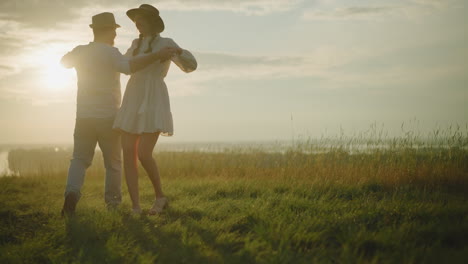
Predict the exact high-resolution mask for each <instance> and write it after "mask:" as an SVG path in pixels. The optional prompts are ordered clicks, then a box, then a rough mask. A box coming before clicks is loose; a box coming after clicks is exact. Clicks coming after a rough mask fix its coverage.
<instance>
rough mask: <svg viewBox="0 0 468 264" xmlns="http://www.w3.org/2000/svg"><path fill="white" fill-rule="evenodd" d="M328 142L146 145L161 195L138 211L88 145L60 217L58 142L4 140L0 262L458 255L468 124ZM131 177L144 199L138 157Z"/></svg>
mask: <svg viewBox="0 0 468 264" xmlns="http://www.w3.org/2000/svg"><path fill="white" fill-rule="evenodd" d="M336 142H337V141H333V140H328V141H327V140H322V141H318V143H317V142H302V143H299V144H297V146H295V147H292V148H289V149H287V150H285V151H283V152H267V151H262V150H259V149H257V150H256V149H226V150H224V151H220V152H216V153H210V152H200V151H182V152H179V151H177V152H175V151H166V150H165V151H159V152H156V153H155V155H154V156H155V158H156V160H157V162H158V164H159V167H160V170H161V175H162V181H163V188H164V190H165V192H166V195H167V196H168V197H169V199H170V207H169V209H168V210H167V211H166V212H165V213H163V214H162V215H159V216H146V215H143V216H141V217H136V216H132V215H131V214H130V213H129V211H130V199H129V197H128V194H127V192H126V185H125V184H124V185H123V194H124V197H123V200H124V202H123V204H122V206H121V208H120V209H119V211H116V212H108V211H107V210H106V209H105V205H104V201H103V183H104V178H103V174H104V170H103V168H102V158H101V157H100V156H99V153H97V154H98V155H96V157H95V160H94V163H93V166H92V168H90V170H89V173H88V174H87V178H86V182H85V187H84V189H83V190H82V193H83V197H82V199H81V201H80V203H79V204H78V207H77V216H76V217H75V218H72V219H69V220H66V219H62V218H61V217H60V213H59V212H60V209H61V206H62V204H63V191H64V185H65V179H66V170H67V166H68V161H69V158H70V152H69V150H61V149H59V150H54V149H35V150H15V151H12V152H10V157H9V158H10V168H11V169H12V170H15V171H17V172H19V173H20V175H21V176H18V177H2V178H0V186H1V188H0V263H154V262H157V263H466V260H467V259H468V203H467V198H468V150H467V148H466V147H467V142H468V141H467V135H466V133H458V132H455V133H452V134H451V135H450V136H449V137H447V136H435V137H434V138H432V139H430V140H429V139H427V140H424V141H422V140H418V139H417V138H416V137H412V136H411V135H410V136H407V137H402V138H399V139H393V140H388V141H385V142H384V143H385V144H384V145H385V146H386V147H382V145H383V144H382V143H383V142H381V141H380V140H373V141H367V143H366V144H367V145H366V146H367V147H366V148H365V149H366V150H365V151H357V150H356V148H353V146H354V145H356V144H358V145H359V146H362V145H363V143H362V142H360V141H359V140H353V139H348V140H346V139H345V141H344V142H345V143H336ZM341 142H343V141H341ZM346 142H347V143H346ZM356 142H357V143H356ZM373 146H374V147H373ZM140 189H141V199H142V205H143V206H144V207H145V208H148V207H149V206H150V205H151V202H152V200H153V194H152V188H151V186H150V183H149V180H148V179H147V177H146V175H145V173H144V170H143V169H140Z"/></svg>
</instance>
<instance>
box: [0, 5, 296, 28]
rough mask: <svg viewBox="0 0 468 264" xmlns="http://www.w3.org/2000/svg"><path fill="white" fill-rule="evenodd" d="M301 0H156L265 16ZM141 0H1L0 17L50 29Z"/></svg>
mask: <svg viewBox="0 0 468 264" xmlns="http://www.w3.org/2000/svg"><path fill="white" fill-rule="evenodd" d="M302 1H303V0H236V1H230V0H164V1H159V2H158V3H157V5H156V6H157V7H158V8H159V9H161V10H174V11H193V10H196V11H228V12H236V13H241V14H245V15H266V14H271V13H276V12H284V11H288V10H291V9H293V8H295V7H297V6H298V5H299V4H300V3H301V2H302ZM140 4H141V1H137V0H133V1H113V0H100V1H91V0H75V1H61V0H48V1H37V0H22V1H17V0H2V1H1V2H0V20H1V21H14V22H17V23H19V24H21V25H22V26H25V27H30V28H50V27H57V26H60V25H61V24H62V23H64V22H67V21H73V20H74V19H77V18H79V17H80V15H81V13H80V12H81V11H82V10H83V9H90V8H91V9H98V8H99V9H102V10H104V9H105V10H110V11H113V10H114V9H128V8H132V7H137V6H139V5H140Z"/></svg>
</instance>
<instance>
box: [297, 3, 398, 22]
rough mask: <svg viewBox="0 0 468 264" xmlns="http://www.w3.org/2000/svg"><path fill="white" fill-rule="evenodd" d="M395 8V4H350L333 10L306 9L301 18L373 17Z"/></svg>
mask: <svg viewBox="0 0 468 264" xmlns="http://www.w3.org/2000/svg"><path fill="white" fill-rule="evenodd" d="M397 9H398V7H395V6H351V7H345V8H335V9H333V10H307V11H305V12H304V13H303V15H302V18H303V19H305V20H350V19H353V20H361V19H375V18H379V17H380V16H383V15H389V14H392V13H393V12H394V11H395V10H397Z"/></svg>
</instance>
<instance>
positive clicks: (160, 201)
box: [148, 197, 169, 215]
mask: <svg viewBox="0 0 468 264" xmlns="http://www.w3.org/2000/svg"><path fill="white" fill-rule="evenodd" d="M168 205H169V202H168V200H167V198H166V197H162V198H157V199H156V200H155V201H154V203H153V206H151V209H149V211H148V214H150V215H155V214H159V213H161V212H162V211H163V209H164V208H165V207H167V206H168Z"/></svg>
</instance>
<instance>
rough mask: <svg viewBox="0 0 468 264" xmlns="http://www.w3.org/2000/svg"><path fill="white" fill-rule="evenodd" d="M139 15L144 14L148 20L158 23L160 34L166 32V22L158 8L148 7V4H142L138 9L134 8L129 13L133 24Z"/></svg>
mask: <svg viewBox="0 0 468 264" xmlns="http://www.w3.org/2000/svg"><path fill="white" fill-rule="evenodd" d="M137 14H143V15H145V16H147V17H148V18H150V19H153V20H154V21H155V22H156V27H157V31H158V32H159V33H161V32H163V31H164V22H163V20H162V18H161V17H160V16H159V10H158V9H157V8H156V7H154V6H152V5H148V4H142V5H141V6H140V7H138V8H133V9H130V10H128V11H127V16H128V17H129V18H130V19H131V20H132V21H133V22H135V16H136V15H137Z"/></svg>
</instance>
